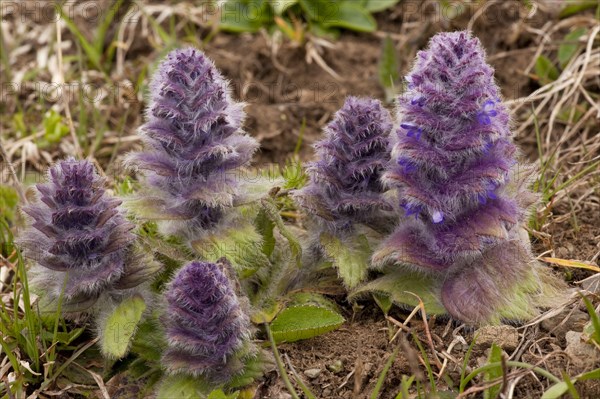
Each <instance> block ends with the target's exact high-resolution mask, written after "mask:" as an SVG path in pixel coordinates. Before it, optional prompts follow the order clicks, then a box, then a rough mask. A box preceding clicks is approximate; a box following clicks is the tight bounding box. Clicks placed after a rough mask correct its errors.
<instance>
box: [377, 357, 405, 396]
mask: <svg viewBox="0 0 600 399" xmlns="http://www.w3.org/2000/svg"><path fill="white" fill-rule="evenodd" d="M399 351H400V346H396V349H394V352H393V353H392V355H391V356H390V358H389V359H388V360H387V362H385V366H383V370H382V371H381V374H380V375H379V378H377V383H376V384H375V388H374V389H373V393H371V399H377V398H378V397H379V391H381V388H382V387H383V383H384V382H385V377H386V376H387V373H388V371H390V368H391V367H392V364H393V363H394V360H396V357H397V356H398V352H399Z"/></svg>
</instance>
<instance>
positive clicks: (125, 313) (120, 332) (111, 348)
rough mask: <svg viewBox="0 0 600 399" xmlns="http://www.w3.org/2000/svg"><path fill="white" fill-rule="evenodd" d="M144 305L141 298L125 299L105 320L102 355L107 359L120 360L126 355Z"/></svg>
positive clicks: (144, 308) (144, 307)
mask: <svg viewBox="0 0 600 399" xmlns="http://www.w3.org/2000/svg"><path fill="white" fill-rule="evenodd" d="M144 310H146V303H145V302H144V300H143V299H142V297H141V296H137V295H136V296H134V297H131V298H128V299H125V300H124V301H123V302H121V303H120V304H119V306H117V307H116V308H115V310H114V311H113V312H112V314H111V315H110V316H108V318H107V319H106V322H105V324H104V325H103V326H102V333H103V334H102V341H101V347H102V353H103V354H104V355H105V356H106V357H109V358H113V359H120V358H122V357H124V356H125V355H126V354H127V351H128V349H129V345H130V343H131V339H132V338H133V336H134V334H135V332H136V330H137V326H138V323H139V322H140V320H141V318H142V314H143V313H144Z"/></svg>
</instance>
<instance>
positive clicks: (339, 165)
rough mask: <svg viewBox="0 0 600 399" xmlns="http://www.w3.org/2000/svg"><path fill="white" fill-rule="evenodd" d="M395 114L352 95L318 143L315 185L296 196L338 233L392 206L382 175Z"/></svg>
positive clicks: (313, 171)
mask: <svg viewBox="0 0 600 399" xmlns="http://www.w3.org/2000/svg"><path fill="white" fill-rule="evenodd" d="M391 129H392V121H391V117H390V115H389V113H388V112H387V110H386V109H385V108H383V106H382V105H381V103H380V102H379V101H377V100H373V99H361V98H356V97H348V98H347V99H346V102H345V104H344V106H343V107H342V109H340V110H339V111H338V112H337V113H336V115H335V117H334V119H333V121H332V122H330V123H329V125H328V126H327V127H326V129H325V135H326V137H325V139H323V140H322V141H320V142H318V143H316V144H315V148H316V152H317V161H316V162H314V163H312V164H310V165H309V168H308V174H309V175H310V177H311V182H310V183H309V185H308V186H306V187H305V188H304V189H302V190H300V191H299V192H297V193H296V198H297V199H298V200H299V202H300V204H301V205H302V206H303V207H305V208H307V209H308V210H310V211H311V212H314V213H316V215H318V216H319V218H320V219H321V220H322V221H323V222H324V223H325V224H326V225H327V226H328V227H329V228H331V229H332V230H345V229H348V228H350V227H351V226H352V225H353V223H355V222H358V223H360V222H366V221H368V220H369V219H370V218H371V217H372V216H373V214H374V213H375V212H376V211H377V210H380V209H387V208H388V204H387V203H386V202H385V200H384V199H383V197H382V192H383V191H384V190H383V187H382V185H381V183H380V177H381V174H382V173H383V168H384V167H385V165H386V163H387V162H388V161H389V159H390V154H389V142H388V140H389V138H388V134H389V132H390V131H391Z"/></svg>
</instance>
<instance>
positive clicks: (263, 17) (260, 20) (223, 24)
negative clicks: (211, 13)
mask: <svg viewBox="0 0 600 399" xmlns="http://www.w3.org/2000/svg"><path fill="white" fill-rule="evenodd" d="M220 10H221V18H220V20H219V29H221V30H223V31H226V32H233V33H243V32H256V31H258V30H259V29H260V28H262V27H263V26H269V25H271V24H272V23H273V12H272V11H271V9H270V6H269V3H268V2H267V1H250V2H246V1H239V0H228V1H225V2H224V3H223V4H222V6H221V7H220Z"/></svg>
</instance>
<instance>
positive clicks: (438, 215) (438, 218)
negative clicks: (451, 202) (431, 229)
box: [431, 211, 444, 223]
mask: <svg viewBox="0 0 600 399" xmlns="http://www.w3.org/2000/svg"><path fill="white" fill-rule="evenodd" d="M431 220H432V221H433V223H442V222H443V221H444V213H443V212H440V211H435V212H433V215H431Z"/></svg>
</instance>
